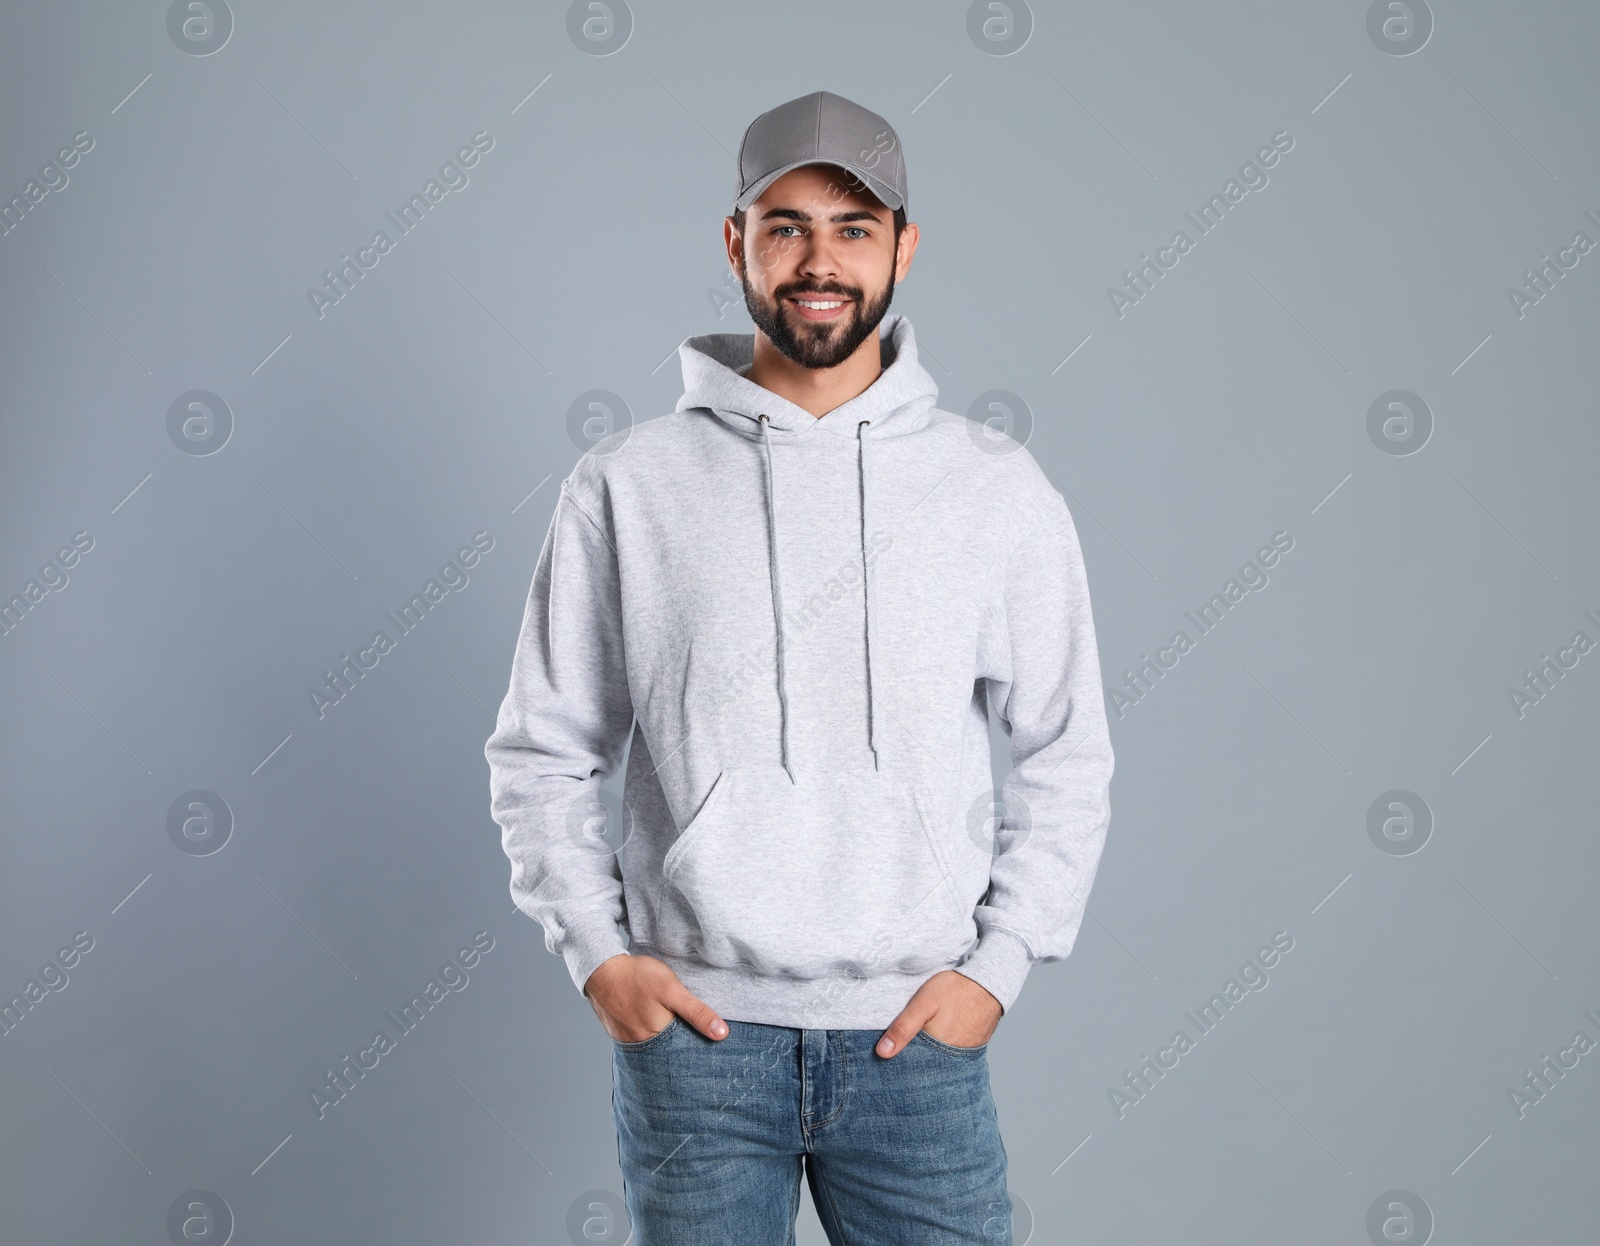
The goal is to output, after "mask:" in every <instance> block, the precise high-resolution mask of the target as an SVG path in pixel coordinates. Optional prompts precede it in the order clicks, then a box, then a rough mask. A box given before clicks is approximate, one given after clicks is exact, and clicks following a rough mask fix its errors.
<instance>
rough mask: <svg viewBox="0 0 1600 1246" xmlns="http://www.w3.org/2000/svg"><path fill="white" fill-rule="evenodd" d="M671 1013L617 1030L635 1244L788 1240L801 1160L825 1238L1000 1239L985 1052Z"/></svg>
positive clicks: (886, 1245)
mask: <svg viewBox="0 0 1600 1246" xmlns="http://www.w3.org/2000/svg"><path fill="white" fill-rule="evenodd" d="M881 1036H882V1031H881V1030H798V1029H789V1028H786V1027H784V1026H776V1025H757V1024H755V1023H753V1022H748V1021H730V1022H728V1036H727V1037H726V1038H724V1039H721V1040H713V1039H709V1038H706V1037H705V1036H704V1035H703V1034H701V1033H700V1032H699V1031H698V1030H696V1029H695V1028H694V1027H693V1026H691V1025H689V1024H688V1023H687V1022H685V1021H684V1020H683V1019H682V1018H681V1017H674V1018H673V1019H672V1021H671V1022H670V1023H669V1024H668V1025H667V1028H666V1029H664V1030H662V1031H661V1032H660V1033H659V1034H656V1035H654V1036H653V1037H651V1038H647V1039H644V1040H643V1041H642V1042H637V1043H621V1042H617V1041H616V1040H615V1039H613V1040H612V1048H613V1052H612V1078H613V1090H612V1109H613V1111H612V1114H613V1117H614V1118H615V1121H616V1126H617V1155H618V1158H619V1159H620V1160H621V1163H622V1177H623V1193H624V1198H625V1201H626V1202H627V1206H628V1215H629V1217H630V1218H631V1219H632V1221H633V1229H634V1237H633V1242H632V1244H631V1246H793V1243H794V1240H795V1235H794V1222H795V1213H796V1212H797V1210H798V1209H799V1205H800V1172H801V1169H802V1168H804V1170H805V1175H806V1181H807V1182H808V1183H809V1185H810V1187H811V1200H812V1203H813V1204H814V1205H815V1207H816V1209H817V1216H818V1219H820V1220H821V1221H822V1226H823V1228H824V1229H825V1230H826V1232H827V1234H828V1240H829V1241H830V1242H832V1243H834V1246H1011V1199H1010V1196H1009V1195H1008V1194H1007V1193H1006V1152H1005V1146H1004V1144H1003V1143H1002V1142H1001V1141H1000V1129H999V1123H998V1121H997V1119H996V1117H995V1108H994V1100H993V1098H992V1097H991V1095H990V1093H989V1066H988V1062H987V1059H986V1055H985V1052H986V1050H987V1046H988V1045H987V1044H985V1045H984V1046H982V1047H953V1046H951V1045H950V1044H948V1043H941V1042H939V1041H938V1040H937V1039H935V1038H933V1037H931V1036H929V1035H928V1034H926V1033H921V1032H919V1033H918V1034H917V1035H916V1037H914V1038H913V1039H912V1040H911V1042H909V1043H908V1044H907V1045H906V1046H905V1047H904V1048H903V1049H902V1050H901V1051H900V1052H899V1053H898V1054H896V1055H894V1056H892V1057H890V1058H888V1059H885V1058H884V1057H882V1056H880V1055H878V1054H877V1053H876V1052H875V1051H874V1050H873V1047H874V1046H875V1045H876V1043H877V1041H878V1039H879V1038H880V1037H881Z"/></svg>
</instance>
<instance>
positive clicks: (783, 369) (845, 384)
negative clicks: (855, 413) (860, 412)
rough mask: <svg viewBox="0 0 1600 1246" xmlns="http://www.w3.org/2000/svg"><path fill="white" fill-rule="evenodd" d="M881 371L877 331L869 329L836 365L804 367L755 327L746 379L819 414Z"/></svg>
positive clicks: (863, 388) (848, 397)
mask: <svg viewBox="0 0 1600 1246" xmlns="http://www.w3.org/2000/svg"><path fill="white" fill-rule="evenodd" d="M882 375H883V362H882V357H881V355H880V348H879V345H878V335H877V333H869V334H868V335H867V339H866V341H864V342H862V343H861V345H860V346H858V347H857V348H856V349H855V352H854V353H853V354H852V355H851V356H850V357H849V358H848V359H846V360H845V361H844V362H843V363H841V364H838V365H837V366H836V367H832V368H806V367H802V366H801V365H800V364H797V363H796V362H795V361H794V360H792V359H790V358H789V357H788V356H787V355H785V354H784V353H783V352H782V351H780V350H779V349H778V348H777V347H776V346H774V345H773V344H772V339H771V338H769V337H768V336H767V335H766V334H765V333H763V332H761V330H759V329H757V330H756V334H755V350H754V358H753V360H752V362H751V364H750V373H749V376H750V379H751V380H752V381H754V382H755V383H756V384H757V385H759V386H761V388H762V389H767V390H771V391H772V392H773V393H774V394H777V395H778V397H780V398H787V399H788V400H789V401H790V402H792V403H794V405H795V406H797V407H799V408H800V409H801V410H802V411H809V412H810V413H811V414H812V415H814V416H817V417H819V418H820V417H821V416H824V415H827V414H828V412H830V411H832V410H833V409H834V408H835V407H841V406H843V405H844V404H845V403H847V402H849V401H850V400H851V399H852V398H854V397H855V396H856V395H857V394H860V393H863V392H865V391H866V390H867V389H869V388H871V386H872V383H873V382H874V381H876V380H877V379H878V378H879V377H880V376H882Z"/></svg>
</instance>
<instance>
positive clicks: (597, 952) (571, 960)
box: [561, 918, 628, 995]
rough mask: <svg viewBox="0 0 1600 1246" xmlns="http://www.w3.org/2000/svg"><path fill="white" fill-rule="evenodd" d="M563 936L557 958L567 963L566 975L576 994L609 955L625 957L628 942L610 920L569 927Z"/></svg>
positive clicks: (610, 956) (604, 919)
mask: <svg viewBox="0 0 1600 1246" xmlns="http://www.w3.org/2000/svg"><path fill="white" fill-rule="evenodd" d="M566 935H567V937H566V938H565V939H564V940H563V941H562V944H561V955H562V957H563V958H564V959H565V960H566V962H567V972H568V973H570V974H571V975H572V981H573V983H574V985H576V986H577V988H578V993H579V994H580V995H581V994H582V993H583V986H584V983H586V982H587V981H588V980H589V975H590V974H592V973H593V972H594V971H595V970H596V969H598V968H600V966H601V965H603V964H604V963H605V962H606V961H608V960H610V959H611V958H612V957H613V956H617V955H621V954H625V953H626V952H627V950H628V941H627V940H626V939H624V938H623V937H622V931H621V930H620V929H619V928H618V926H617V923H616V922H614V921H612V920H611V919H610V918H603V919H602V920H600V921H597V922H592V923H590V924H588V925H584V926H569V927H567V932H566Z"/></svg>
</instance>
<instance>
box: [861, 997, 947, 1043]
mask: <svg viewBox="0 0 1600 1246" xmlns="http://www.w3.org/2000/svg"><path fill="white" fill-rule="evenodd" d="M935 1011H937V1010H936V1009H935V1008H934V1006H933V1004H932V1003H931V1002H930V1001H929V1000H927V999H926V998H925V997H924V996H922V995H921V994H920V993H919V994H917V995H914V996H912V997H911V1002H910V1003H908V1004H907V1005H906V1006H905V1007H904V1008H903V1009H901V1010H900V1015H899V1016H898V1017H896V1018H895V1019H894V1020H893V1021H891V1022H889V1028H888V1029H886V1030H885V1031H884V1032H883V1037H882V1038H880V1039H879V1040H878V1046H877V1048H876V1051H877V1053H878V1054H879V1055H880V1056H892V1055H894V1054H895V1053H897V1052H899V1051H901V1050H902V1049H903V1048H904V1047H905V1045H906V1044H907V1043H909V1042H910V1041H911V1040H912V1039H913V1038H915V1037H916V1036H917V1032H918V1031H919V1030H921V1029H922V1023H923V1022H924V1021H926V1020H927V1019H928V1018H929V1017H931V1016H933V1014H934V1012H935Z"/></svg>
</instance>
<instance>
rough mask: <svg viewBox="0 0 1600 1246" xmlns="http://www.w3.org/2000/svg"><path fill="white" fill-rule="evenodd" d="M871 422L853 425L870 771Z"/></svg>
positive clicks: (873, 735) (874, 725)
mask: <svg viewBox="0 0 1600 1246" xmlns="http://www.w3.org/2000/svg"><path fill="white" fill-rule="evenodd" d="M870 423H872V421H871V420H860V421H858V422H857V423H856V461H857V462H858V463H859V464H860V467H861V600H862V605H863V607H864V609H863V615H864V621H863V626H864V630H865V632H866V649H867V743H868V745H869V746H870V747H871V749H872V768H873V769H874V770H877V769H878V768H879V767H878V722H877V719H876V718H875V717H874V715H873V713H872V564H871V562H869V561H868V559H867V529H868V524H867V493H868V489H867V439H866V437H865V436H864V435H863V434H864V433H865V431H866V427H867V425H868V424H870Z"/></svg>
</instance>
